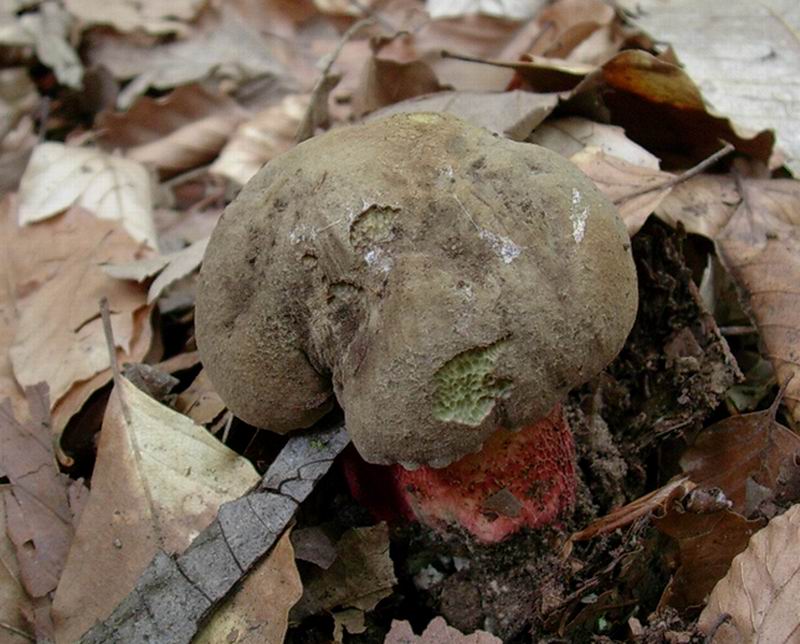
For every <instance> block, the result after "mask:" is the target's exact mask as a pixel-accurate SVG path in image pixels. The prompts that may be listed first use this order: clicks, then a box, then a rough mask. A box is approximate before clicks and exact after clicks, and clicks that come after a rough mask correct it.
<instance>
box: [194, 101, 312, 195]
mask: <svg viewBox="0 0 800 644" xmlns="http://www.w3.org/2000/svg"><path fill="white" fill-rule="evenodd" d="M308 104H309V97H308V95H307V94H292V95H289V96H287V97H285V98H284V99H283V100H282V101H281V102H280V103H279V104H277V105H273V106H271V107H268V108H266V109H264V110H262V111H261V112H259V113H258V114H256V115H255V116H254V117H253V118H251V119H250V120H248V121H246V122H244V123H242V124H241V125H240V126H239V127H238V128H237V129H236V131H235V132H234V133H233V136H232V137H231V139H230V141H229V142H228V143H227V145H225V147H224V148H223V149H222V152H221V153H220V155H219V158H218V159H217V160H216V161H215V162H214V163H213V164H212V165H211V167H210V168H209V171H210V172H212V173H214V174H218V175H220V176H223V177H226V178H228V179H231V180H232V181H235V182H237V183H238V184H240V185H244V184H245V183H247V182H248V181H249V180H250V179H251V178H252V177H253V175H254V174H255V173H256V172H258V170H259V168H260V167H261V166H262V165H264V164H265V163H266V162H267V161H269V160H270V159H273V158H275V157H276V156H278V155H279V154H281V153H283V152H286V151H287V150H288V149H289V148H291V147H293V146H294V144H295V138H294V137H295V133H296V132H297V128H298V126H299V125H300V121H301V120H302V119H303V117H304V115H305V113H306V110H307V109H308Z"/></svg>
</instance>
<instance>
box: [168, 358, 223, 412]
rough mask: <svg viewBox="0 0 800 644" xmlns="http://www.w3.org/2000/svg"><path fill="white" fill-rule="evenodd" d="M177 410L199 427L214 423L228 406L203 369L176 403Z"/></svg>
mask: <svg viewBox="0 0 800 644" xmlns="http://www.w3.org/2000/svg"><path fill="white" fill-rule="evenodd" d="M175 409H177V410H178V411H179V412H181V413H182V414H184V415H186V416H188V417H189V418H191V419H192V420H193V421H194V422H196V423H197V424H198V425H207V424H209V423H212V422H214V420H216V419H217V418H218V417H219V415H220V414H221V413H222V412H223V411H225V409H226V406H225V403H224V402H223V401H222V398H220V397H219V394H218V393H217V392H216V390H215V389H214V385H213V384H212V383H211V380H210V379H209V377H208V374H207V373H206V370H205V369H203V370H202V371H201V372H200V373H198V374H197V377H196V378H195V379H194V380H193V381H192V384H191V385H189V386H188V387H187V388H186V390H185V391H183V392H181V394H180V395H179V396H178V399H177V400H176V401H175Z"/></svg>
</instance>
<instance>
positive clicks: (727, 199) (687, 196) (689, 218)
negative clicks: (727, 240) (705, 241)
mask: <svg viewBox="0 0 800 644" xmlns="http://www.w3.org/2000/svg"><path fill="white" fill-rule="evenodd" d="M740 202H741V196H740V195H739V191H738V190H737V188H736V181H735V180H734V178H733V177H731V176H728V175H711V174H701V175H698V176H696V177H692V178H691V179H688V180H687V181H685V182H683V183H679V184H677V185H676V186H674V187H673V189H672V191H671V192H670V193H669V194H668V195H667V196H666V197H665V198H664V200H663V201H662V202H661V203H660V204H659V205H658V207H657V208H656V214H657V215H658V216H659V217H660V218H661V219H662V220H663V221H665V222H667V223H668V224H670V225H671V226H673V227H676V226H677V225H678V223H680V224H681V225H682V226H683V227H684V228H685V229H686V230H687V232H690V233H694V234H696V235H704V236H705V237H708V238H709V239H712V240H713V239H716V238H717V236H718V235H719V233H720V231H721V230H722V229H723V228H725V226H726V225H727V223H728V221H729V220H730V218H731V216H732V215H733V213H734V212H735V210H736V208H737V206H738V205H739V203H740Z"/></svg>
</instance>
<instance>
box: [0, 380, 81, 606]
mask: <svg viewBox="0 0 800 644" xmlns="http://www.w3.org/2000/svg"><path fill="white" fill-rule="evenodd" d="M25 393H26V395H27V398H28V404H29V407H30V414H29V415H30V418H29V420H27V421H26V422H24V423H23V422H20V421H19V420H17V419H16V418H15V417H14V414H13V412H12V409H11V405H10V403H9V401H8V400H5V401H3V402H2V403H0V471H2V472H4V473H5V475H6V476H8V478H9V480H10V481H11V488H10V490H9V492H8V493H6V494H4V495H3V498H4V500H5V516H6V529H7V531H8V536H9V537H10V538H11V541H12V542H13V543H14V546H15V547H16V554H17V560H18V561H19V571H20V579H21V581H22V584H23V586H24V587H25V590H26V591H27V592H28V594H29V595H30V596H31V597H33V598H40V597H46V596H47V595H48V593H50V592H51V591H53V590H55V587H56V585H57V584H58V580H59V578H60V577H61V572H62V570H63V568H64V563H65V561H66V559H67V551H68V550H69V547H70V544H71V542H72V537H73V532H74V526H73V515H72V511H71V510H70V505H69V499H68V493H67V489H68V487H69V483H70V481H71V479H70V478H69V477H67V476H65V475H63V474H61V473H60V472H59V470H58V466H57V464H56V459H55V456H54V455H53V448H52V437H51V432H50V404H49V402H48V399H47V386H46V385H39V386H37V387H30V388H28V389H27V390H26V392H25Z"/></svg>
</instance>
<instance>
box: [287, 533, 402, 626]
mask: <svg viewBox="0 0 800 644" xmlns="http://www.w3.org/2000/svg"><path fill="white" fill-rule="evenodd" d="M336 552H337V557H336V560H335V561H334V562H333V564H332V565H331V566H330V567H329V568H327V569H324V570H323V569H315V570H314V571H313V572H311V573H310V574H309V576H308V577H307V578H306V579H304V580H303V586H304V588H303V597H302V599H301V600H300V601H299V602H298V603H297V605H296V606H295V607H294V609H293V610H292V619H293V620H301V619H303V618H305V617H307V616H309V615H315V614H317V613H320V612H323V611H330V610H333V609H334V608H336V607H342V608H357V609H359V610H361V611H364V612H367V611H370V610H372V609H373V608H375V606H376V605H377V604H378V602H379V601H380V600H381V599H383V598H384V597H388V596H389V595H390V594H391V593H392V588H393V587H394V585H395V584H396V583H397V579H396V578H395V576H394V564H393V563H392V560H391V558H390V557H389V529H388V528H387V526H386V524H385V523H380V524H378V525H375V526H372V527H369V528H351V529H350V530H348V531H347V532H345V534H344V535H342V538H341V539H340V540H339V543H338V544H337V545H336Z"/></svg>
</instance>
